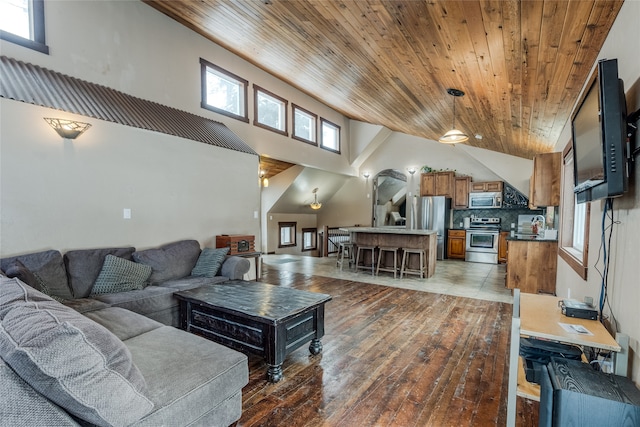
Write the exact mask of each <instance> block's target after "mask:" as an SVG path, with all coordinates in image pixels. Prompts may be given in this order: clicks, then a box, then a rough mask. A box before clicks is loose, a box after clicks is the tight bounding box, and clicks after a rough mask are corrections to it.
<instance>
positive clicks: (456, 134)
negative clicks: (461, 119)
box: [438, 129, 469, 144]
mask: <svg viewBox="0 0 640 427" xmlns="http://www.w3.org/2000/svg"><path fill="white" fill-rule="evenodd" d="M468 140H469V137H468V136H467V135H465V134H464V132H462V131H461V130H458V129H451V130H450V131H449V132H447V133H445V134H444V135H442V136H441V137H440V139H438V142H442V143H443V144H457V143H458V142H465V141H468Z"/></svg>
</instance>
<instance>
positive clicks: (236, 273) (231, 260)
mask: <svg viewBox="0 0 640 427" xmlns="http://www.w3.org/2000/svg"><path fill="white" fill-rule="evenodd" d="M250 268H251V263H250V262H249V260H248V259H247V258H242V257H239V256H228V257H227V258H226V259H225V260H224V262H223V263H222V267H221V268H220V272H219V273H218V275H220V276H225V277H228V278H229V279H230V280H242V278H243V277H244V275H245V274H247V273H248V272H249V269H250Z"/></svg>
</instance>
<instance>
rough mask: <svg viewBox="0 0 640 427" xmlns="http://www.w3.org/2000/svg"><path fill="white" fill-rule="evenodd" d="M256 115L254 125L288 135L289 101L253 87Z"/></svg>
mask: <svg viewBox="0 0 640 427" xmlns="http://www.w3.org/2000/svg"><path fill="white" fill-rule="evenodd" d="M253 90H254V94H255V102H254V108H255V115H254V118H253V124H254V125H256V126H259V127H261V128H265V129H269V130H272V131H274V132H277V133H280V134H282V135H285V136H286V135H288V134H287V104H288V102H287V100H286V99H284V98H281V97H279V96H278V95H276V94H274V93H271V92H269V91H268V90H266V89H263V88H261V87H259V86H256V85H253Z"/></svg>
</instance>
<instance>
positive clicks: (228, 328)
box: [174, 280, 331, 382]
mask: <svg viewBox="0 0 640 427" xmlns="http://www.w3.org/2000/svg"><path fill="white" fill-rule="evenodd" d="M174 295H175V296H176V297H177V298H178V300H179V301H180V325H181V327H182V328H183V329H185V330H186V331H189V332H193V333H195V334H198V335H201V336H203V337H205V338H208V339H210V340H212V341H216V342H218V343H220V344H223V345H226V346H228V347H232V348H235V349H237V350H240V351H243V352H249V353H253V354H257V355H259V356H263V357H264V358H265V360H266V362H267V365H268V366H269V368H268V370H267V379H268V380H269V381H270V382H278V381H280V379H282V363H283V362H284V359H285V357H286V356H287V355H288V354H289V353H291V352H292V351H294V350H296V349H298V348H300V347H301V346H302V345H304V344H305V343H307V342H309V341H311V344H310V345H309V351H310V352H311V354H314V355H315V354H318V353H320V352H321V351H322V343H321V342H320V339H321V338H322V337H323V336H324V305H325V303H326V302H327V301H330V300H331V295H327V294H320V293H315V292H307V291H301V290H298V289H291V288H283V287H280V286H274V285H269V284H266V283H260V282H247V281H244V280H232V281H229V282H225V283H222V284H217V285H214V286H204V287H201V288H196V289H190V290H186V291H181V292H176V293H175V294H174Z"/></svg>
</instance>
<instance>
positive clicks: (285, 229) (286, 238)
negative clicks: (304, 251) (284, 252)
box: [278, 222, 296, 248]
mask: <svg viewBox="0 0 640 427" xmlns="http://www.w3.org/2000/svg"><path fill="white" fill-rule="evenodd" d="M278 229H279V230H280V240H279V241H278V247H279V248H288V247H290V246H295V245H296V223H295V222H279V223H278Z"/></svg>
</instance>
